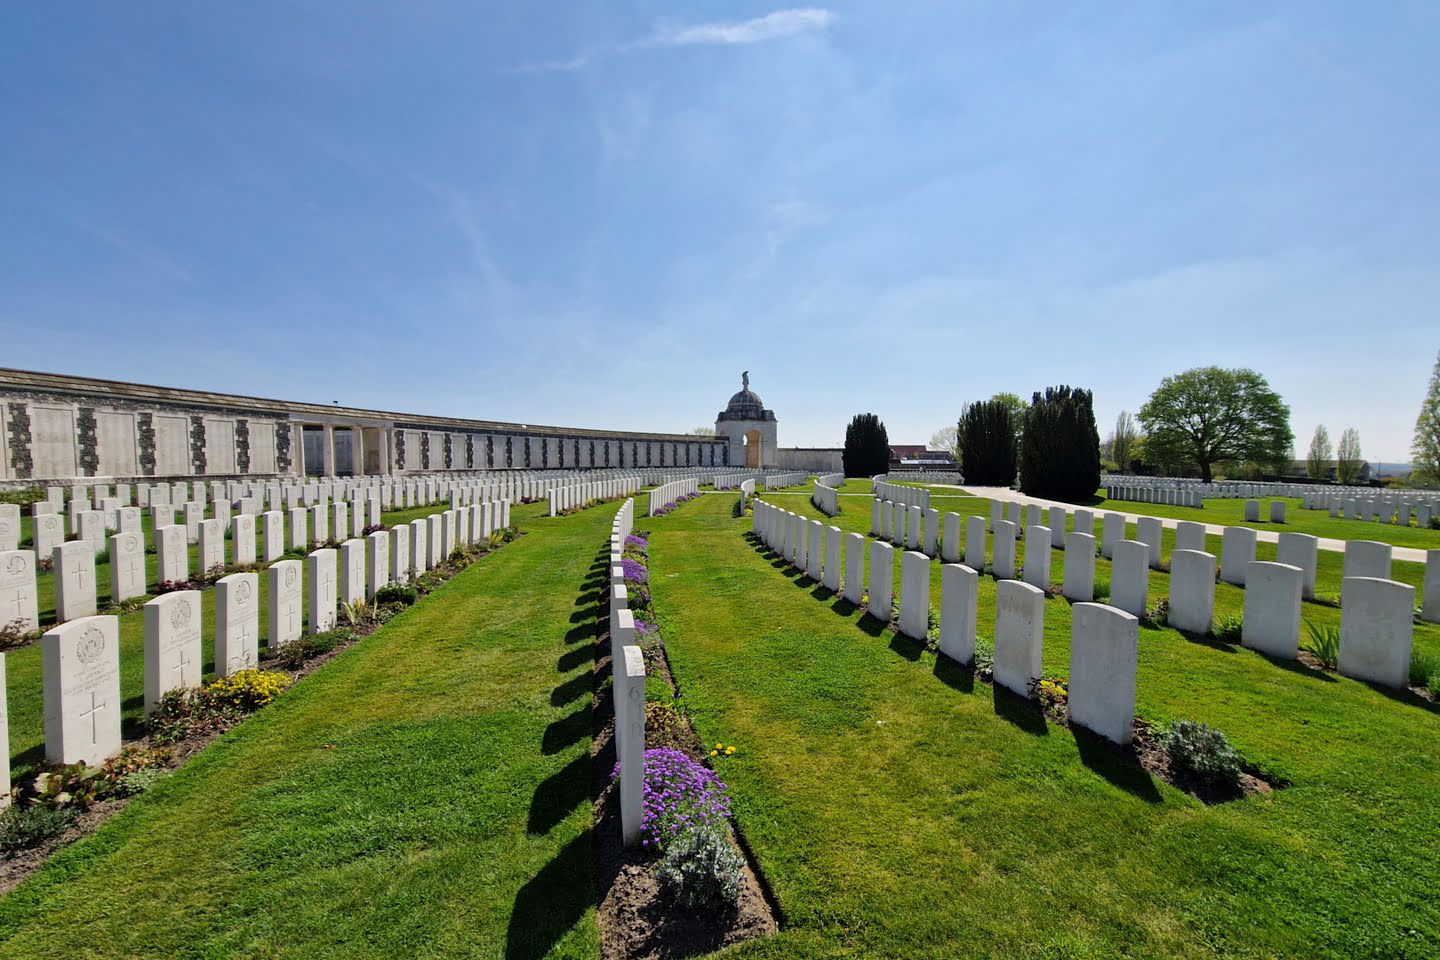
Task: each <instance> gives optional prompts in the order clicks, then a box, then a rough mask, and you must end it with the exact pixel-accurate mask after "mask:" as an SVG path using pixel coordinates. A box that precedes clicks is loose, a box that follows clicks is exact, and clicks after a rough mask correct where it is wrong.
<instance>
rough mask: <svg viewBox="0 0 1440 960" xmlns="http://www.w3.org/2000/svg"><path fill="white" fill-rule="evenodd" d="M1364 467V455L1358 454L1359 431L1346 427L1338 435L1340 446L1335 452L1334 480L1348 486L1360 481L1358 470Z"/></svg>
mask: <svg viewBox="0 0 1440 960" xmlns="http://www.w3.org/2000/svg"><path fill="white" fill-rule="evenodd" d="M1364 465H1365V455H1364V454H1362V453H1361V452H1360V431H1359V430H1356V429H1355V428H1354V427H1347V428H1346V429H1345V432H1344V433H1342V434H1340V446H1339V447H1338V448H1337V449H1336V450H1335V479H1336V480H1338V481H1339V482H1340V483H1342V484H1344V485H1345V486H1349V485H1350V484H1352V483H1354V482H1355V481H1356V480H1358V479H1360V468H1361V467H1363V466H1364Z"/></svg>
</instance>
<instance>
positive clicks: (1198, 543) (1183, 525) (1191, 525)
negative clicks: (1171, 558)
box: [1175, 520, 1205, 553]
mask: <svg viewBox="0 0 1440 960" xmlns="http://www.w3.org/2000/svg"><path fill="white" fill-rule="evenodd" d="M1175 549H1176V550H1198V551H1200V552H1202V553H1203V552H1204V550H1205V524H1203V523H1196V522H1195V521H1194V520H1181V521H1180V522H1179V523H1177V524H1175Z"/></svg>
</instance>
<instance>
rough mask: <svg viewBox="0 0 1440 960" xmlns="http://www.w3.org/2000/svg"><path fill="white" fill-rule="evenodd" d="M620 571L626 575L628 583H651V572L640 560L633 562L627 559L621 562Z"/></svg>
mask: <svg viewBox="0 0 1440 960" xmlns="http://www.w3.org/2000/svg"><path fill="white" fill-rule="evenodd" d="M620 569H621V571H622V572H623V573H624V576H625V582H626V583H649V582H650V571H649V570H646V569H645V565H644V564H642V563H640V562H639V561H638V560H631V559H630V558H629V557H625V558H624V559H622V560H621V561H620Z"/></svg>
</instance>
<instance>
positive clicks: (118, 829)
mask: <svg viewBox="0 0 1440 960" xmlns="http://www.w3.org/2000/svg"><path fill="white" fill-rule="evenodd" d="M538 512H539V508H538V507H535V506H531V507H518V506H517V507H516V508H515V510H514V517H515V519H516V520H517V522H518V525H519V526H520V527H521V528H522V529H524V530H528V531H529V535H528V536H525V537H523V538H521V539H520V540H519V541H518V542H516V543H514V544H511V545H510V546H507V547H506V548H505V549H503V550H501V551H499V552H497V553H495V554H492V555H490V556H487V557H485V558H484V559H482V560H480V561H479V562H477V563H476V564H474V565H473V566H471V567H470V568H468V569H467V570H465V571H464V572H462V573H461V574H460V575H458V576H457V577H456V578H454V579H453V580H451V581H450V582H449V583H447V584H446V585H444V586H443V587H441V588H440V589H439V590H437V591H436V592H435V593H433V594H431V595H430V597H428V598H427V599H426V600H424V601H422V603H421V604H419V605H417V606H416V607H414V608H412V609H410V610H409V611H407V612H406V613H404V614H401V615H400V616H398V617H396V618H395V619H393V620H392V621H390V622H389V623H387V624H386V625H385V626H384V627H383V628H381V629H380V630H379V631H377V632H376V633H374V634H372V635H371V636H369V637H367V638H366V639H364V640H362V641H360V642H358V643H357V644H356V645H355V646H354V647H352V648H351V649H349V650H348V651H346V652H345V653H344V654H342V655H341V656H340V657H338V658H337V659H335V660H334V661H332V662H331V663H329V664H327V665H326V666H324V667H323V668H322V669H321V670H319V671H318V672H316V673H315V674H314V675H312V676H310V677H308V678H306V679H305V680H303V681H302V682H301V683H300V684H298V685H297V686H296V687H295V689H293V690H292V691H291V692H289V693H287V694H286V695H285V696H284V697H282V698H281V699H280V700H279V701H277V702H276V703H275V704H274V705H272V706H270V707H267V708H265V709H264V710H262V711H260V713H258V714H257V715H255V716H254V717H253V718H251V719H249V720H247V721H246V722H245V723H243V724H241V725H240V726H239V727H237V728H236V729H235V730H233V731H231V732H230V733H228V734H226V735H225V736H223V737H222V738H220V739H219V740H218V741H216V742H215V743H214V744H212V745H211V746H210V747H209V748H208V749H206V750H205V751H204V752H203V753H202V754H200V755H199V756H198V757H196V758H195V759H193V760H192V761H191V762H189V763H188V764H186V765H185V766H184V767H182V768H181V769H180V770H178V771H177V772H176V773H175V774H173V775H171V776H170V777H168V778H166V779H165V780H163V781H161V783H160V784H158V785H157V786H156V787H154V788H153V789H152V790H151V791H149V792H147V793H145V794H144V795H142V796H141V797H139V798H138V799H136V800H135V801H134V802H132V803H131V804H130V805H129V806H128V807H127V808H126V809H125V810H124V811H122V812H121V813H120V814H119V815H118V816H116V817H115V818H114V819H112V820H110V821H109V822H107V823H106V824H105V825H104V826H103V827H102V828H101V829H100V831H99V832H97V833H96V834H95V835H94V836H92V837H90V838H89V839H87V840H84V841H81V842H79V843H77V844H74V845H73V846H71V847H68V848H66V849H65V850H63V851H61V852H60V853H59V854H57V855H56V856H55V857H54V858H53V859H52V860H51V861H50V863H49V864H48V865H47V866H46V867H45V868H44V869H43V870H42V871H41V872H40V873H38V874H37V875H36V876H35V877H33V878H31V880H29V881H27V882H26V883H25V884H23V885H22V886H21V887H19V888H18V889H17V890H15V891H14V892H13V893H11V894H10V895H9V896H7V897H6V898H5V899H4V900H0V957H17V958H19V957H24V958H33V957H38V956H57V955H65V956H72V957H167V958H169V957H304V958H307V960H311V958H322V957H346V958H350V957H375V958H395V957H447V958H448V957H502V956H503V957H522V958H523V957H539V956H547V955H548V956H560V957H595V956H597V955H598V952H599V935H598V931H597V927H596V923H595V919H594V915H595V914H594V904H595V890H594V882H593V858H592V853H591V837H590V830H591V808H590V754H589V747H590V739H591V729H592V728H591V714H590V691H591V689H592V685H593V684H592V680H591V665H592V662H593V642H594V635H595V631H594V624H593V613H594V608H593V604H594V597H595V594H596V591H598V590H599V589H600V583H601V582H602V580H603V577H604V573H603V570H599V569H594V570H592V564H594V563H595V556H596V550H597V548H598V546H599V545H600V544H601V543H602V542H603V539H604V537H605V536H607V535H608V530H609V524H610V520H611V518H612V516H613V513H614V510H613V508H610V507H600V508H596V509H593V510H589V511H586V512H585V513H582V514H578V515H575V516H571V517H565V518H560V519H556V520H549V519H544V520H541V519H539V518H538V517H537V514H538Z"/></svg>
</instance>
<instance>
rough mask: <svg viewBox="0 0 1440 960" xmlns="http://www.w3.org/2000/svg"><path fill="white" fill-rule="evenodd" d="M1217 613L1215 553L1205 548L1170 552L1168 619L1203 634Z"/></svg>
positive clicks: (1176, 625)
mask: <svg viewBox="0 0 1440 960" xmlns="http://www.w3.org/2000/svg"><path fill="white" fill-rule="evenodd" d="M1214 613H1215V556H1214V554H1210V553H1206V552H1204V551H1203V550H1175V551H1173V552H1172V553H1171V554H1170V612H1169V613H1168V614H1166V618H1165V620H1166V623H1167V624H1168V625H1169V626H1171V627H1174V628H1175V629H1176V630H1181V631H1184V632H1185V633H1193V634H1196V635H1197V636H1204V635H1205V634H1208V633H1209V632H1210V626H1211V624H1212V623H1213V620H1214Z"/></svg>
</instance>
